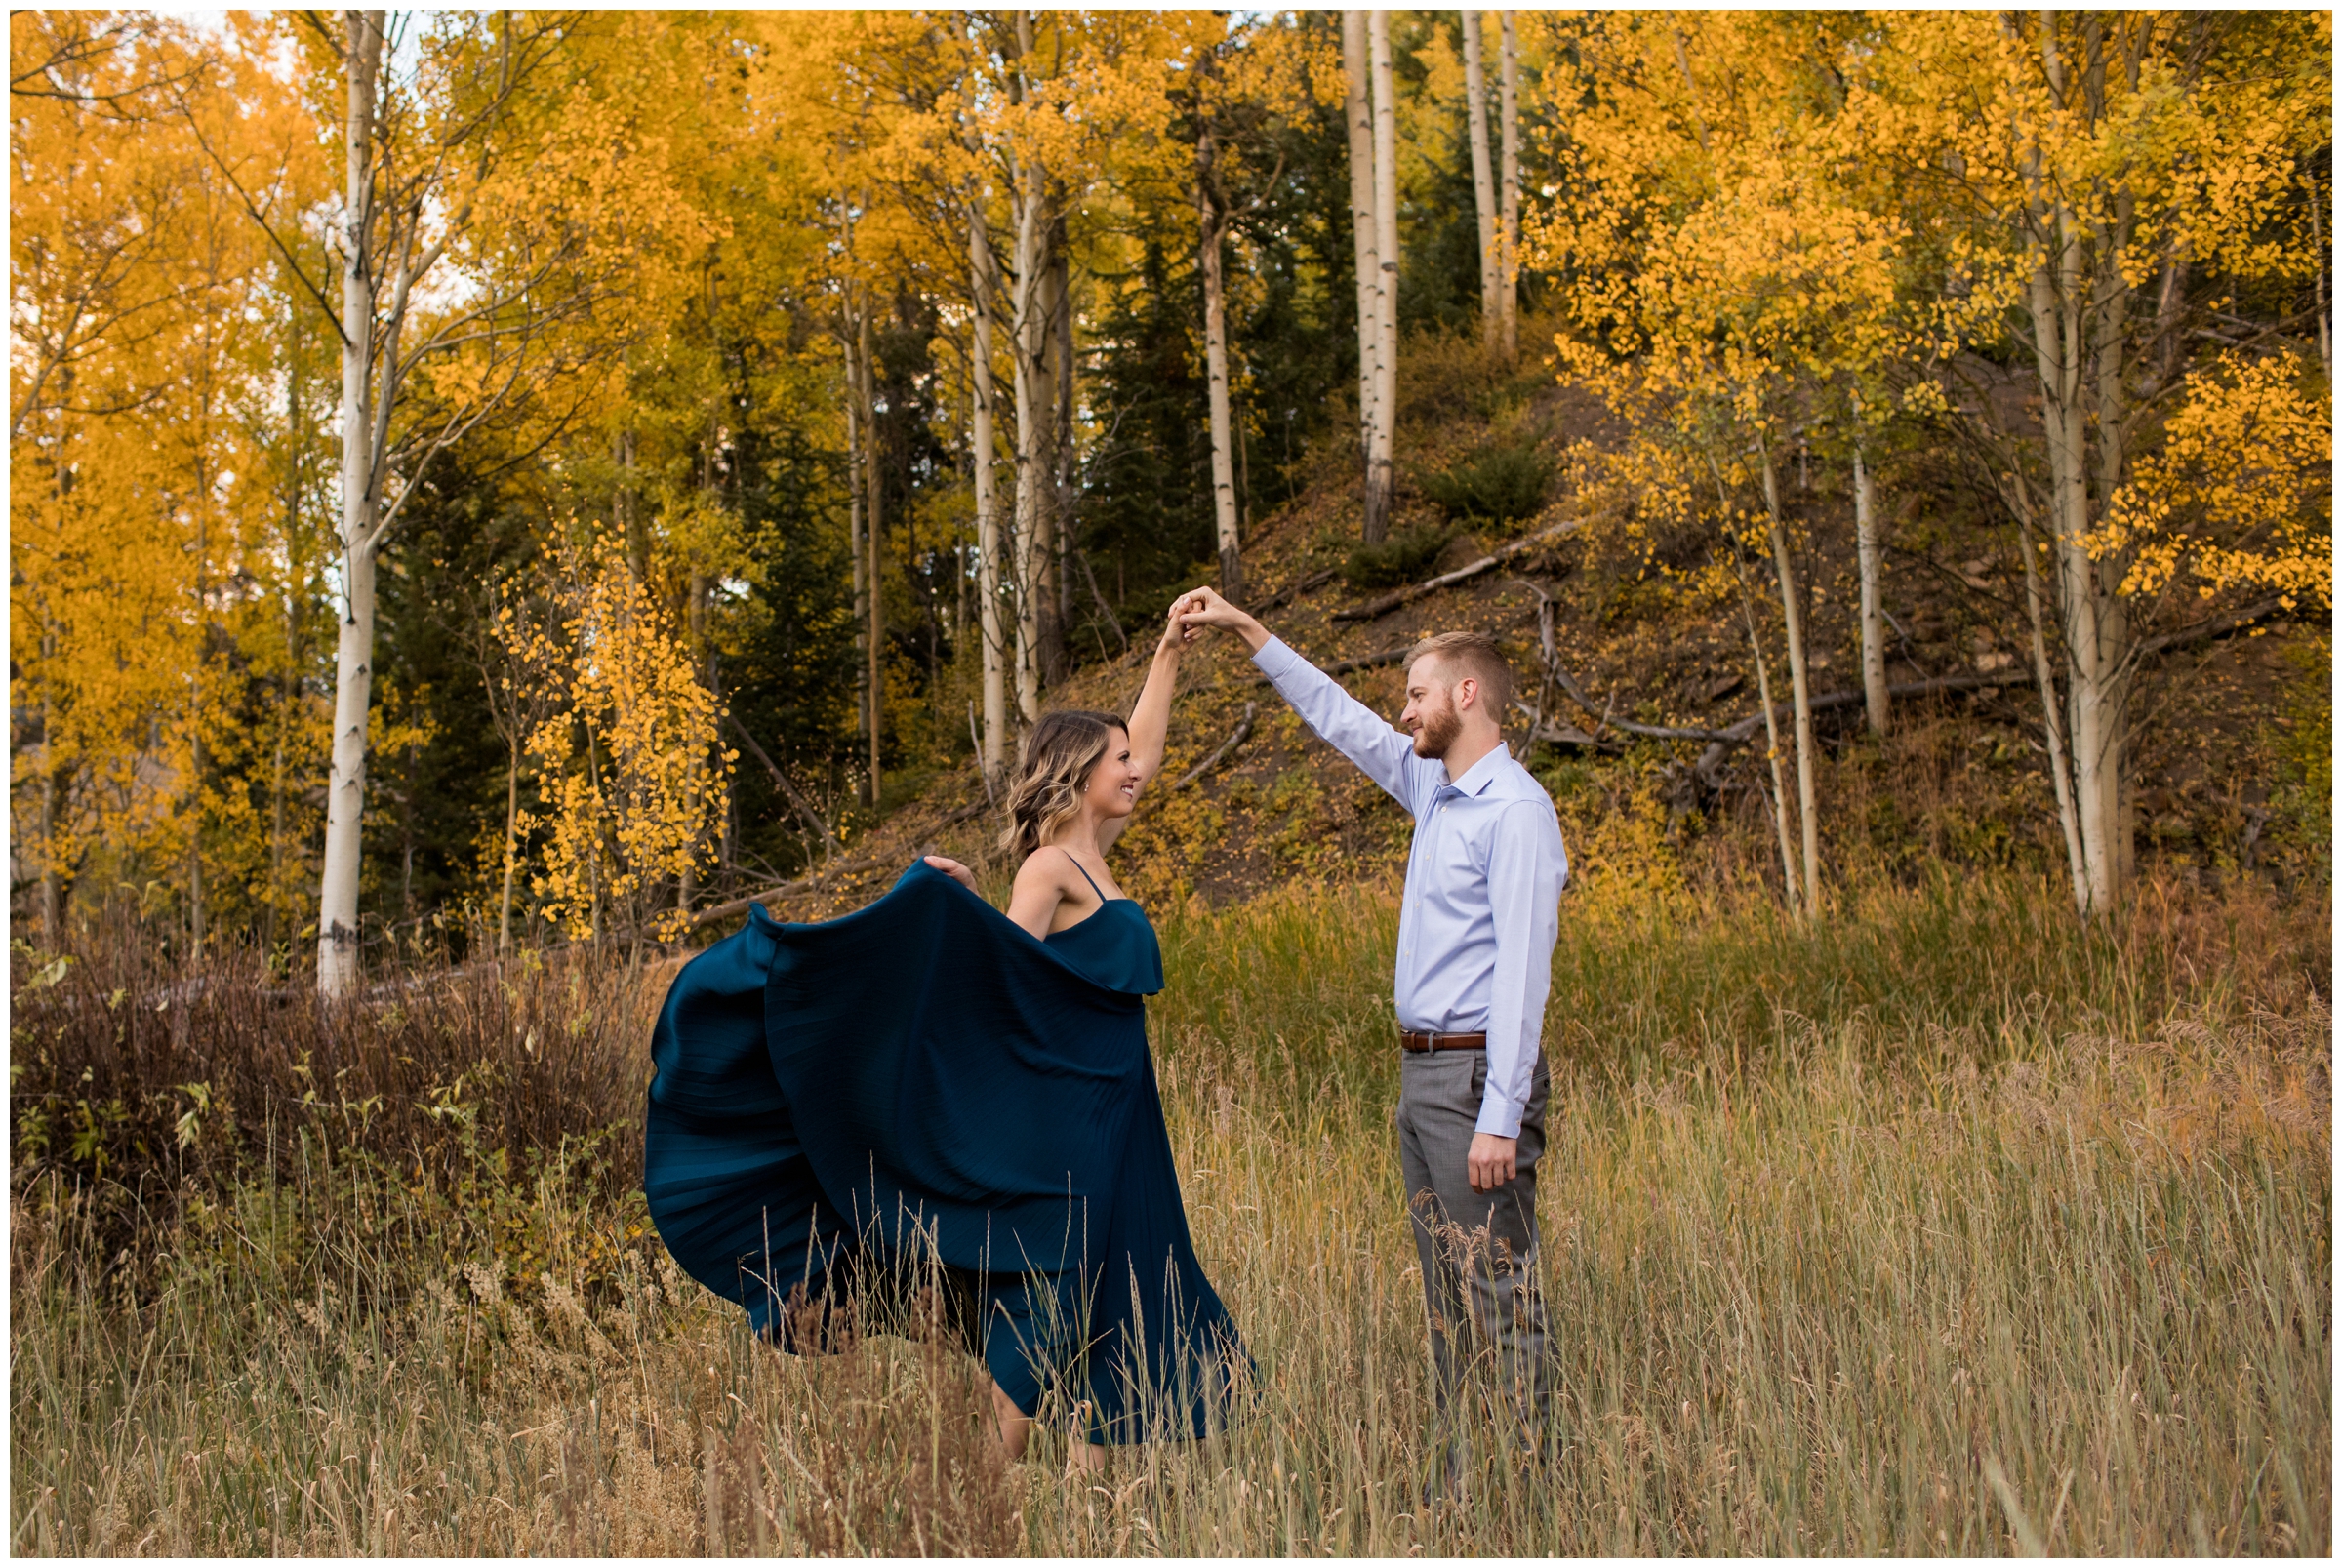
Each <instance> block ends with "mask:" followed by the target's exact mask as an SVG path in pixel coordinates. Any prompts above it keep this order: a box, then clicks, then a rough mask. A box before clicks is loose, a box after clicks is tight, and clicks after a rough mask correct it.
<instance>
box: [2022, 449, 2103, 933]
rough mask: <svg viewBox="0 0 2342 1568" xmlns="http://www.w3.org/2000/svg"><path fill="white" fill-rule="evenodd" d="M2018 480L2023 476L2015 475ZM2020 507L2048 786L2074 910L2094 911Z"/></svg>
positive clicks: (2037, 578)
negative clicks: (2061, 837)
mask: <svg viewBox="0 0 2342 1568" xmlns="http://www.w3.org/2000/svg"><path fill="white" fill-rule="evenodd" d="M2017 483H2018V484H2019V485H2022V484H2023V483H2024V481H2023V480H2022V479H2021V478H2020V479H2018V480H2017ZM2015 510H2016V513H2017V554H2018V556H2019V557H2020V558H2021V559H2022V560H2023V561H2024V563H2025V620H2026V623H2027V626H2028V628H2029V629H2030V630H2031V632H2032V640H2033V678H2034V682H2035V684H2036V685H2037V686H2039V688H2040V694H2041V731H2042V734H2043V735H2044V737H2045V738H2046V740H2047V743H2048V748H2049V784H2050V792H2051V793H2052V794H2053V795H2054V796H2055V797H2056V799H2057V825H2058V830H2059V831H2060V832H2062V833H2063V834H2064V835H2065V840H2066V874H2067V877H2068V879H2069V880H2070V881H2071V882H2072V883H2073V887H2074V908H2075V912H2076V913H2078V914H2080V915H2083V916H2085V917H2086V916H2087V915H2088V914H2089V912H2090V883H2089V873H2088V870H2087V868H2086V864H2085V860H2084V857H2083V855H2082V849H2081V824H2080V822H2079V821H2078V820H2077V818H2076V817H2075V814H2074V779H2073V775H2072V773H2071V772H2070V771H2069V769H2068V767H2067V761H2066V737H2065V725H2064V724H2063V723H2061V722H2060V721H2059V719H2058V713H2057V677H2056V676H2055V675H2053V674H2051V673H2050V670H2049V648H2048V643H2047V640H2046V639H2045V638H2044V637H2043V636H2042V634H2041V574H2040V569H2039V565H2038V564H2037V563H2036V562H2035V560H2034V558H2033V552H2034V543H2033V524H2032V522H2031V520H2030V518H2029V517H2028V515H2027V514H2028V513H2029V512H2030V511H2031V510H2032V508H2031V507H2030V506H2029V505H2026V504H2024V503H2023V501H2022V497H2021V496H2020V499H2019V504H2018V505H2017V506H2016V508H2015Z"/></svg>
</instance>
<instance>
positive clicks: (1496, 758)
mask: <svg viewBox="0 0 2342 1568" xmlns="http://www.w3.org/2000/svg"><path fill="white" fill-rule="evenodd" d="M1512 758H1513V751H1512V748H1511V747H1510V746H1508V745H1506V744H1505V743H1504V742H1502V741H1499V742H1497V743H1496V749H1494V750H1493V751H1490V752H1489V753H1488V754H1487V755H1486V756H1484V757H1482V758H1480V760H1479V761H1477V762H1475V763H1474V764H1473V765H1472V766H1471V767H1469V768H1466V769H1465V770H1464V776H1463V777H1462V778H1460V779H1457V780H1454V781H1453V782H1451V783H1450V784H1448V785H1447V787H1448V788H1450V789H1453V790H1455V791H1456V792H1457V793H1458V794H1464V795H1476V794H1479V793H1481V792H1483V791H1484V790H1486V789H1487V787H1488V786H1489V785H1490V784H1494V783H1495V782H1496V774H1497V770H1498V769H1500V768H1502V767H1503V766H1504V765H1505V764H1506V763H1507V762H1510V761H1511V760H1512Z"/></svg>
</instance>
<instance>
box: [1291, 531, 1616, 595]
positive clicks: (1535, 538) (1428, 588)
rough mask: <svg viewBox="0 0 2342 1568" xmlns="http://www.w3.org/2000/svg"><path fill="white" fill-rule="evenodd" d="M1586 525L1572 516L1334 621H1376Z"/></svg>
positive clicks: (1469, 580) (1467, 581) (1401, 589)
mask: <svg viewBox="0 0 2342 1568" xmlns="http://www.w3.org/2000/svg"><path fill="white" fill-rule="evenodd" d="M1583 522H1584V519H1582V518H1577V517H1572V518H1570V519H1569V520H1568V521H1567V522H1560V523H1555V524H1554V525H1553V526H1552V527H1551V528H1541V529H1539V530H1538V531H1537V532H1536V533H1534V534H1531V535H1530V536H1529V537H1528V538H1526V539H1516V540H1514V542H1513V543H1510V544H1507V545H1506V546H1505V547H1504V548H1503V549H1500V550H1498V551H1496V552H1495V553H1494V554H1490V555H1483V556H1481V557H1480V558H1479V559H1478V560H1476V561H1474V562H1473V563H1472V564H1471V565H1469V566H1459V567H1457V568H1456V569H1455V570H1454V571H1453V572H1445V573H1442V574H1440V575H1439V576H1438V577H1435V578H1431V579H1429V580H1427V581H1425V582H1422V583H1413V584H1411V585H1410V586H1407V587H1403V588H1400V589H1399V590H1398V591H1397V592H1395V593H1386V594H1384V595H1383V596H1382V597H1381V598H1379V599H1376V600H1374V601H1372V602H1371V603H1368V604H1362V605H1359V606H1358V607H1357V608H1356V609H1354V610H1337V611H1335V612H1334V616H1333V619H1335V620H1336V621H1374V620H1377V619H1379V618H1381V617H1383V616H1387V615H1389V614H1390V613H1391V612H1392V611H1393V610H1395V609H1397V608H1398V607H1399V606H1400V605H1402V604H1412V603H1414V602H1415V601H1416V600H1417V599H1420V598H1422V597H1423V596H1424V595H1425V594H1427V593H1436V592H1438V591H1439V590H1440V589H1441V588H1452V587H1454V586H1455V585H1456V584H1457V583H1469V582H1471V581H1472V580H1473V579H1474V578H1475V577H1478V576H1479V575H1480V574H1481V573H1482V572H1488V571H1493V570H1494V569H1495V568H1496V567H1497V566H1498V565H1500V564H1502V563H1503V562H1506V561H1509V560H1511V559H1513V557H1514V556H1515V555H1518V554H1520V553H1521V552H1522V551H1523V550H1526V549H1529V548H1531V547H1533V546H1535V545H1538V544H1542V543H1545V542H1546V541H1548V540H1553V539H1558V538H1560V537H1561V536H1562V535H1564V534H1567V533H1570V532H1572V531H1573V530H1575V529H1577V528H1578V527H1579V526H1581V524H1582V523H1583Z"/></svg>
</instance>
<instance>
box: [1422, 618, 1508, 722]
mask: <svg viewBox="0 0 2342 1568" xmlns="http://www.w3.org/2000/svg"><path fill="white" fill-rule="evenodd" d="M1430 658H1436V659H1437V660H1438V661H1439V663H1440V664H1441V666H1442V667H1443V668H1444V669H1445V670H1446V671H1447V675H1448V684H1449V685H1450V686H1453V685H1454V684H1455V682H1456V681H1458V680H1460V679H1462V678H1463V677H1464V676H1466V675H1470V676H1471V677H1472V678H1473V679H1474V680H1476V681H1478V682H1479V683H1480V701H1481V702H1483V703H1485V704H1489V717H1491V718H1493V719H1495V720H1496V722H1497V723H1498V724H1499V725H1502V724H1503V723H1504V722H1505V711H1506V708H1507V706H1508V705H1509V704H1511V703H1512V701H1513V666H1512V665H1511V664H1509V663H1506V662H1505V656H1504V653H1503V651H1502V650H1500V649H1499V648H1498V647H1497V646H1496V639H1495V638H1494V637H1491V636H1489V635H1488V633H1486V632H1484V631H1443V632H1441V633H1439V635H1438V636H1436V637H1426V638H1424V639H1423V641H1421V642H1419V643H1417V644H1416V645H1415V646H1414V647H1412V648H1410V649H1408V650H1407V667H1408V668H1409V669H1413V668H1414V667H1415V662H1416V661H1417V660H1419V659H1430Z"/></svg>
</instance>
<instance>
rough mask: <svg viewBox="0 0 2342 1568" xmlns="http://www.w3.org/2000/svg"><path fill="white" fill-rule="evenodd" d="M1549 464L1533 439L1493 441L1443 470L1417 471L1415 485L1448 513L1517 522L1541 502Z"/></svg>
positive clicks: (1550, 474) (1551, 473) (1533, 512)
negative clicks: (1420, 473) (1423, 472)
mask: <svg viewBox="0 0 2342 1568" xmlns="http://www.w3.org/2000/svg"><path fill="white" fill-rule="evenodd" d="M1553 477H1554V462H1553V460H1552V459H1551V458H1549V457H1547V456H1546V455H1545V454H1544V453H1543V452H1542V451H1540V450H1539V449H1538V447H1537V445H1536V443H1535V442H1533V441H1521V442H1502V441H1494V442H1490V443H1488V444H1487V445H1484V446H1482V447H1480V448H1478V449H1477V450H1475V451H1474V452H1471V453H1469V454H1467V455H1466V456H1464V457H1462V458H1460V459H1458V460H1457V461H1456V462H1453V463H1450V464H1449V465H1448V466H1447V467H1446V468H1445V469H1443V470H1436V471H1433V472H1430V473H1425V474H1422V475H1419V476H1418V477H1417V479H1416V484H1417V486H1418V487H1419V488H1420V489H1421V490H1422V491H1423V493H1424V495H1425V496H1427V497H1429V498H1430V499H1431V502H1432V503H1433V505H1435V506H1437V507H1438V508H1439V509H1440V510H1441V511H1444V512H1446V513H1447V514H1448V515H1449V516H1450V517H1459V518H1462V517H1470V518H1475V519H1478V520H1481V521H1485V522H1492V523H1516V522H1519V521H1520V520H1521V519H1522V518H1524V517H1533V516H1535V515H1536V514H1537V512H1538V511H1539V510H1540V509H1541V508H1543V506H1544V505H1545V488H1546V486H1547V485H1549V484H1551V483H1552V482H1553Z"/></svg>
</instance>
